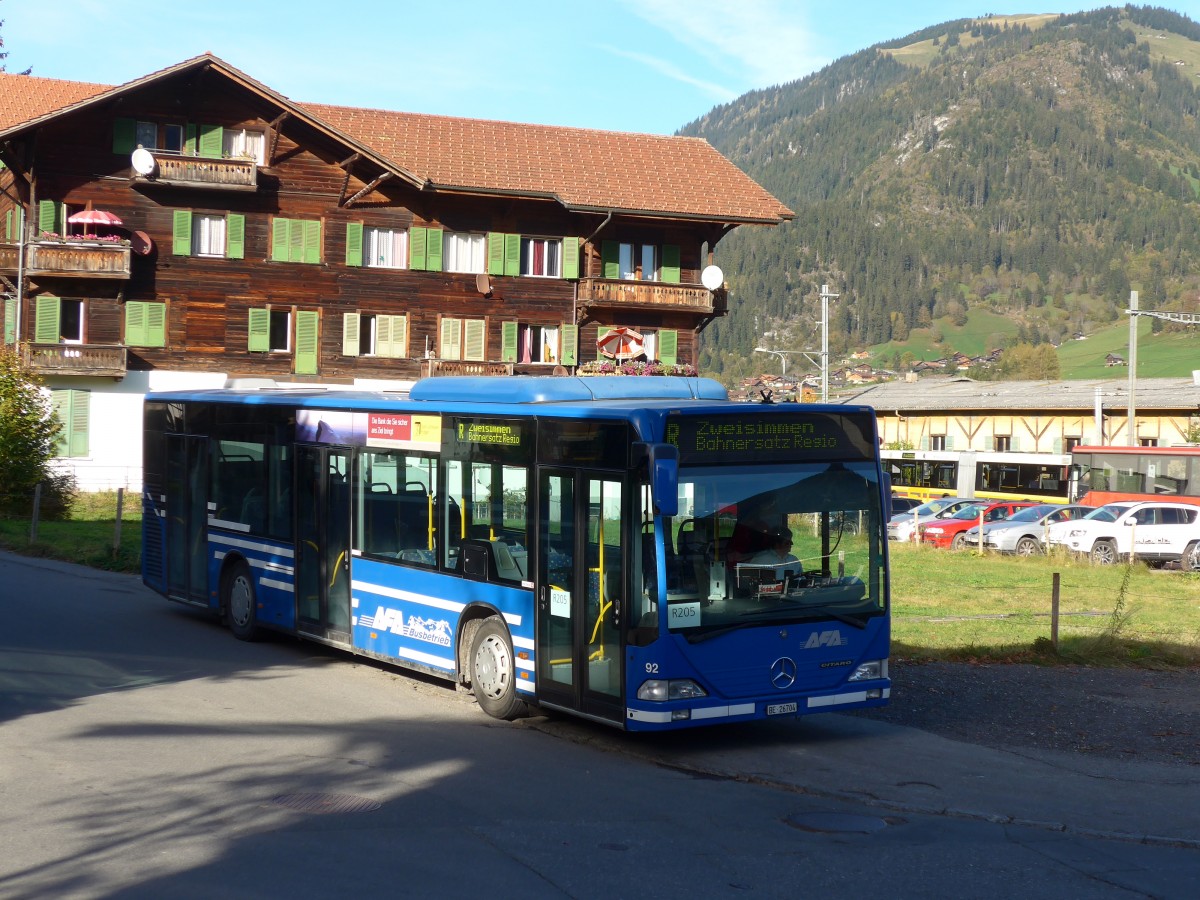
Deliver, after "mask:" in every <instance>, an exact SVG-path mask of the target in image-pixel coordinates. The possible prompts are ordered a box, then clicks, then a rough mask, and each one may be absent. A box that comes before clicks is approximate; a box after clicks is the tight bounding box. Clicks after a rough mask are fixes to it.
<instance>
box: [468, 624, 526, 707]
mask: <svg viewBox="0 0 1200 900" xmlns="http://www.w3.org/2000/svg"><path fill="white" fill-rule="evenodd" d="M470 666H471V692H472V693H474V694H475V699H476V700H477V701H479V707H480V709H482V710H483V711H484V712H485V713H487V714H488V715H489V716H492V717H493V718H496V719H508V720H511V719H516V718H519V717H520V715H521V713H522V712H523V711H524V710H525V703H524V702H523V701H522V700H521V699H520V698H519V697H518V696H517V666H516V660H515V658H514V656H513V648H512V640H511V639H510V638H509V636H508V629H507V628H505V627H504V622H503V620H502V619H501V618H500V617H499V616H489V617H488V618H486V619H484V620H483V622H482V623H481V624H480V626H479V630H478V631H476V632H475V638H474V640H472V641H471V657H470Z"/></svg>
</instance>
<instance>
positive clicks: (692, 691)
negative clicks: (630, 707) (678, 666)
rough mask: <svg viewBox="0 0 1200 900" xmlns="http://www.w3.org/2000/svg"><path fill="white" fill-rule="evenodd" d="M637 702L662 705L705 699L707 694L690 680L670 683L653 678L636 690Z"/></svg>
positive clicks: (680, 679) (672, 680) (673, 680)
mask: <svg viewBox="0 0 1200 900" xmlns="http://www.w3.org/2000/svg"><path fill="white" fill-rule="evenodd" d="M637 695H638V699H639V700H652V701H654V702H656V703H662V702H664V701H666V700H691V699H693V698H694V697H707V696H708V692H707V691H706V690H704V688H702V687H700V685H698V684H696V682H694V681H692V679H690V678H672V679H671V680H670V681H667V680H665V679H661V678H654V679H651V680H650V681H643V682H642V686H641V687H640V688H638V692H637Z"/></svg>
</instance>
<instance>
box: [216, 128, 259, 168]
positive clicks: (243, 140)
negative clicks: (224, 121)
mask: <svg viewBox="0 0 1200 900" xmlns="http://www.w3.org/2000/svg"><path fill="white" fill-rule="evenodd" d="M266 144H267V138H266V135H265V134H263V132H261V131H258V130H257V129H254V128H223V129H221V154H222V155H223V156H225V157H226V158H227V159H239V158H247V159H252V160H254V161H255V162H256V163H258V164H259V165H260V166H261V165H263V160H264V159H265V157H264V153H265V152H266Z"/></svg>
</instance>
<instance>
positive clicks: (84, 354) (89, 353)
mask: <svg viewBox="0 0 1200 900" xmlns="http://www.w3.org/2000/svg"><path fill="white" fill-rule="evenodd" d="M21 355H22V359H23V361H24V363H25V366H26V368H28V369H29V370H30V371H32V372H36V373H38V374H39V375H96V376H108V377H112V378H124V377H125V367H126V355H125V348H124V347H115V346H107V345H103V344H26V345H24V347H23V348H22V354H21Z"/></svg>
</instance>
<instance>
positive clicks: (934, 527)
mask: <svg viewBox="0 0 1200 900" xmlns="http://www.w3.org/2000/svg"><path fill="white" fill-rule="evenodd" d="M1036 505H1037V504H1035V503H1034V502H1033V501H1031V500H976V501H975V502H974V503H971V504H968V505H967V506H964V507H963V508H962V509H960V510H959V511H958V512H956V513H955V514H954V515H952V516H950V517H949V518H947V519H937V520H935V521H933V522H930V523H929V524H928V525H922V526H921V528H920V534H921V542H922V543H925V544H933V546H935V547H942V548H946V547H949V548H950V549H951V550H961V549H962V548H963V544H964V541H965V539H966V532H967V529H968V528H970V527H971V526H972V525H978V524H979V518H980V516H982V517H983V521H984V524H986V523H988V522H998V521H1000V520H1001V519H1007V518H1008V517H1009V516H1011V515H1012V514H1013V513H1015V512H1016V511H1017V510H1018V509H1026V508H1027V507H1030V506H1036Z"/></svg>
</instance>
